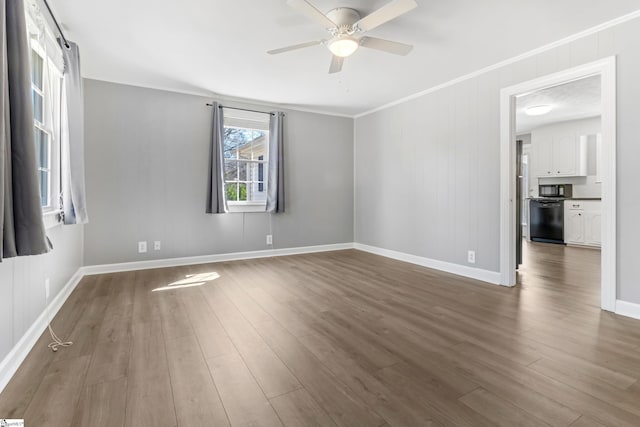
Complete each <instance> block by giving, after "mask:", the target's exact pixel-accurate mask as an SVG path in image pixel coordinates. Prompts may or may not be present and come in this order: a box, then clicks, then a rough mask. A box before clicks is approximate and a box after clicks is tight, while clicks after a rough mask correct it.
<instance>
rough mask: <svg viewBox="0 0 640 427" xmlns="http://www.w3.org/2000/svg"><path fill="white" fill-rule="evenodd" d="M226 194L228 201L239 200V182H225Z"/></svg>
mask: <svg viewBox="0 0 640 427" xmlns="http://www.w3.org/2000/svg"><path fill="white" fill-rule="evenodd" d="M224 190H225V194H226V195H227V201H228V202H237V201H238V184H236V183H232V184H225V186H224Z"/></svg>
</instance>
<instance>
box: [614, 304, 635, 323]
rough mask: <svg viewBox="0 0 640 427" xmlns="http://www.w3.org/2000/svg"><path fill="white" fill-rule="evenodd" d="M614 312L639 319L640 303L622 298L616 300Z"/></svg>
mask: <svg viewBox="0 0 640 427" xmlns="http://www.w3.org/2000/svg"><path fill="white" fill-rule="evenodd" d="M616 314H619V315H621V316H627V317H633V318H634V319H640V304H636V303H633V302H627V301H622V300H617V301H616Z"/></svg>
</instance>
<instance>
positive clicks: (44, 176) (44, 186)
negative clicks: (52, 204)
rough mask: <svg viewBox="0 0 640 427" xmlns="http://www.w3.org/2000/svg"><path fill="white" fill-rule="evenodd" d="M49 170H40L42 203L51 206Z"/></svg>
mask: <svg viewBox="0 0 640 427" xmlns="http://www.w3.org/2000/svg"><path fill="white" fill-rule="evenodd" d="M48 195H49V172H48V171H40V205H41V206H43V207H44V206H49V196H48Z"/></svg>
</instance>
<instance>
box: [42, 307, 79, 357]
mask: <svg viewBox="0 0 640 427" xmlns="http://www.w3.org/2000/svg"><path fill="white" fill-rule="evenodd" d="M44 303H45V306H44V309H45V311H46V312H47V321H48V322H49V324H48V327H49V334H50V335H51V339H52V340H53V341H52V342H51V343H50V344H49V345H48V346H47V347H49V348H50V349H51V350H52V351H54V352H56V351H58V347H70V346H72V345H73V343H72V342H71V341H62V340H61V339H60V338H58V336H57V335H56V333H55V332H53V328H52V327H51V317H50V316H49V298H45V302H44Z"/></svg>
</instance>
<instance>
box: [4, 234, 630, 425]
mask: <svg viewBox="0 0 640 427" xmlns="http://www.w3.org/2000/svg"><path fill="white" fill-rule="evenodd" d="M599 256H600V253H599V252H598V251H595V250H589V249H577V248H567V247H563V246H549V245H542V244H526V245H525V265H524V266H523V268H522V270H521V272H520V273H519V280H520V282H521V285H520V286H518V287H516V288H513V289H508V288H502V287H498V286H493V285H487V284H483V283H480V282H477V281H474V280H470V279H464V278H460V277H456V276H453V275H449V274H444V273H440V272H436V271H432V270H428V269H425V268H421V267H418V266H415V265H411V264H405V263H401V262H397V261H393V260H389V259H386V258H381V257H378V256H375V255H371V254H367V253H363V252H359V251H355V250H348V251H339V252H330V253H321V254H310V255H300V256H291V257H281V258H272V259H259V260H248V261H237V262H226V263H219V264H207V265H197V266H187V267H179V268H168V269H156V270H146V271H136V272H128V273H117V274H106V275H98V276H91V277H86V278H85V279H84V280H83V281H82V282H81V283H80V284H79V285H78V287H77V289H76V290H75V291H74V292H73V294H72V295H71V297H70V298H69V300H68V301H67V302H66V304H65V305H64V307H63V308H62V310H61V311H60V313H59V314H58V315H57V316H56V318H55V321H54V323H53V324H54V327H55V330H56V331H57V332H58V334H59V335H61V336H63V337H65V338H68V339H70V340H72V341H73V342H74V345H73V346H72V347H70V348H65V349H61V350H60V351H58V352H57V353H52V352H51V351H49V350H48V349H47V344H48V342H49V339H48V336H46V335H43V337H42V338H41V339H40V341H39V342H38V344H37V345H36V347H35V348H34V349H33V350H32V351H31V353H30V354H29V356H28V358H27V359H26V361H25V362H24V364H23V365H22V367H21V368H20V370H19V371H18V372H17V374H16V375H15V377H14V378H13V380H12V381H11V383H10V384H9V385H8V387H7V388H6V389H5V391H4V392H3V393H2V395H0V417H8V418H26V420H27V425H29V426H38V427H40V426H83V427H84V426H90V427H98V426H132V427H133V426H136V427H138V426H153V427H157V426H184V427H193V426H281V425H285V426H348V427H353V426H489V425H500V426H509V427H510V426H516V425H524V426H530V425H535V426H538V425H539V426H547V425H550V426H574V427H575V426H601V425H605V426H616V427H620V426H638V425H640V382H639V381H638V379H639V378H640V321H635V320H632V319H628V318H624V317H618V316H616V315H613V314H611V313H606V312H602V311H600V309H599V308H598V305H599V283H598V280H599V279H598V277H599V269H600V267H599ZM166 287H170V288H172V289H161V288H166Z"/></svg>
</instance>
